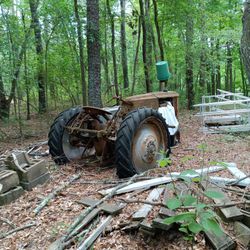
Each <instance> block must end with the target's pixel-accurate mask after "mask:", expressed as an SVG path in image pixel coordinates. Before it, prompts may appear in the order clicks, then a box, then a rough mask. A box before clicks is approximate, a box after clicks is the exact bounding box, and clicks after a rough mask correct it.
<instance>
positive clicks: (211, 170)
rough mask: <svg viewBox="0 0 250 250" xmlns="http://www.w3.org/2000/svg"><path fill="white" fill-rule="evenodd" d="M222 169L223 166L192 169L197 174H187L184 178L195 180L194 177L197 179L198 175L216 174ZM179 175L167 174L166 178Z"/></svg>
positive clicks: (177, 173)
mask: <svg viewBox="0 0 250 250" xmlns="http://www.w3.org/2000/svg"><path fill="white" fill-rule="evenodd" d="M223 169H225V167H224V166H211V167H208V168H203V169H202V168H201V169H193V170H194V171H195V172H197V174H187V175H185V176H186V177H188V178H195V177H198V176H200V175H204V174H208V173H214V172H218V171H220V170H223ZM180 174H181V173H179V172H172V173H169V174H168V176H170V175H171V176H172V177H176V178H178V177H179V175H180Z"/></svg>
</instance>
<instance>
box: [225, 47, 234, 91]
mask: <svg viewBox="0 0 250 250" xmlns="http://www.w3.org/2000/svg"><path fill="white" fill-rule="evenodd" d="M226 46H227V65H226V90H228V91H231V92H232V91H233V59H232V51H231V44H230V43H229V42H227V45H226Z"/></svg>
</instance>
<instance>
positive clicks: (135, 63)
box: [131, 16, 141, 95]
mask: <svg viewBox="0 0 250 250" xmlns="http://www.w3.org/2000/svg"><path fill="white" fill-rule="evenodd" d="M140 40H141V17H140V16H139V20H138V37H137V45H136V51H135V59H134V67H133V82H132V90H131V95H133V94H134V88H135V74H136V66H137V63H138V53H139V48H140Z"/></svg>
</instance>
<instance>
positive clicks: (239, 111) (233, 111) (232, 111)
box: [195, 108, 250, 116]
mask: <svg viewBox="0 0 250 250" xmlns="http://www.w3.org/2000/svg"><path fill="white" fill-rule="evenodd" d="M244 113H249V114H250V108H249V109H230V110H217V111H211V112H201V113H197V114H195V116H214V115H218V116H219V115H230V114H244Z"/></svg>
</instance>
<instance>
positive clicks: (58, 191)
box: [34, 174, 81, 215]
mask: <svg viewBox="0 0 250 250" xmlns="http://www.w3.org/2000/svg"><path fill="white" fill-rule="evenodd" d="M80 176H81V174H78V175H74V176H73V177H71V178H70V180H69V181H68V182H66V183H65V184H63V185H61V186H60V187H58V188H56V189H55V190H54V191H53V192H51V193H50V194H49V195H48V196H47V197H45V198H44V200H43V201H42V202H41V203H40V204H39V205H38V206H37V207H36V208H35V209H34V213H35V215H37V214H39V213H40V212H41V210H42V209H43V208H44V207H45V206H46V205H47V204H48V203H49V202H50V201H51V200H52V199H54V198H55V197H56V196H57V195H58V194H59V193H60V192H61V191H62V190H63V189H64V188H66V187H67V186H69V185H70V184H71V183H72V182H74V181H75V180H77V179H79V178H80Z"/></svg>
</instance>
